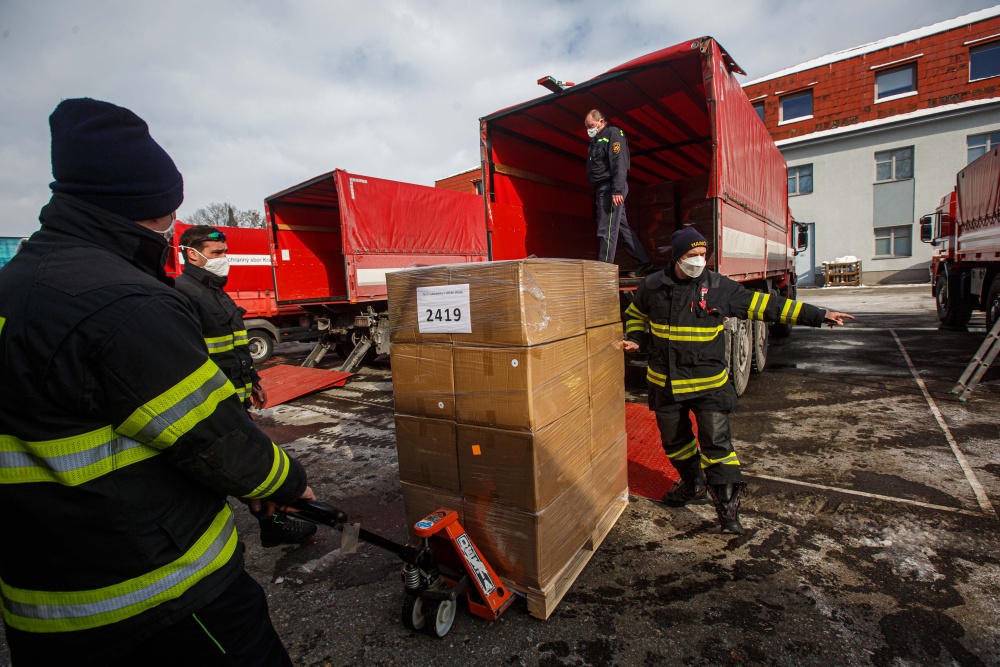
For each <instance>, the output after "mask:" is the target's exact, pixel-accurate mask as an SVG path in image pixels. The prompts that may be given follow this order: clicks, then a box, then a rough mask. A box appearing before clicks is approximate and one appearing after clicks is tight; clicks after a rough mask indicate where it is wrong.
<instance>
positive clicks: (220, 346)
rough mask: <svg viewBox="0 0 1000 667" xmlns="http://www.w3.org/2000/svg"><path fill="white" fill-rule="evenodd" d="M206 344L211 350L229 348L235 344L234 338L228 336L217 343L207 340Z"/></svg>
mask: <svg viewBox="0 0 1000 667" xmlns="http://www.w3.org/2000/svg"><path fill="white" fill-rule="evenodd" d="M205 345H206V346H208V351H209V352H218V351H220V350H223V349H229V348H231V347H232V346H233V339H232V338H227V339H226V340H223V341H219V342H217V343H209V342H208V341H205Z"/></svg>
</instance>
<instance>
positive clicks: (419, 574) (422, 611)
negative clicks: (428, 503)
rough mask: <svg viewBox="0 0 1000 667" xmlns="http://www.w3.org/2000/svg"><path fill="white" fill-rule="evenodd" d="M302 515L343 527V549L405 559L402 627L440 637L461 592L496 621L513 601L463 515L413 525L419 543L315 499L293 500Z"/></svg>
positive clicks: (447, 512)
mask: <svg viewBox="0 0 1000 667" xmlns="http://www.w3.org/2000/svg"><path fill="white" fill-rule="evenodd" d="M292 507H294V508H295V509H296V510H298V511H297V512H296V514H295V516H296V517H297V518H302V519H307V520H309V521H312V522H313V523H318V524H322V525H324V526H329V527H331V528H335V529H337V530H340V531H341V532H342V534H343V538H342V541H341V553H348V552H351V551H352V549H353V547H354V546H356V544H357V540H358V539H360V540H363V541H365V542H368V543H369V544H373V545H375V546H377V547H380V548H382V549H385V550H387V551H391V552H393V553H394V554H396V555H397V556H399V558H400V559H401V560H402V561H403V568H402V577H403V588H404V593H405V597H404V599H403V610H402V614H401V616H402V620H403V625H405V626H406V627H408V628H409V629H411V630H423V631H424V632H426V633H427V634H429V635H431V636H432V637H436V638H438V639H440V638H442V637H444V636H445V635H447V634H448V632H449V631H450V630H451V626H452V624H453V623H454V622H455V612H456V611H457V609H458V598H459V596H465V598H466V600H467V602H468V605H469V611H470V612H472V613H473V614H475V615H476V616H479V617H480V618H485V619H486V620H488V621H494V620H496V619H497V618H499V617H500V614H502V613H503V612H504V611H505V610H506V609H507V607H509V606H510V604H511V603H512V602H513V601H514V594H513V592H512V591H510V590H509V589H508V588H507V587H506V586H505V585H504V584H503V583H502V582H501V581H500V577H498V576H497V575H496V572H494V571H493V568H492V567H490V565H489V563H487V562H486V560H485V559H484V558H483V555H482V554H481V553H480V552H479V549H477V548H476V545H475V544H474V543H473V542H472V538H470V537H469V535H468V533H467V532H466V531H465V529H463V528H462V524H460V523H459V522H458V513H457V512H455V511H454V510H451V509H446V508H442V509H439V510H437V511H436V512H432V513H431V514H428V515H427V516H425V517H424V518H422V519H421V520H420V521H417V523H416V524H414V527H413V531H414V534H415V535H416V536H417V537H418V538H420V545H419V546H416V547H414V546H410V545H407V544H399V543H397V542H393V541H392V540H389V539H386V538H384V537H382V536H381V535H376V534H375V533H372V532H370V531H367V530H364V529H363V528H360V526H359V525H358V524H350V523H349V522H348V520H347V515H346V514H344V513H343V512H341V511H340V510H338V509H337V508H335V507H331V506H330V505H327V504H326V503H321V502H318V501H315V500H297V501H296V502H294V503H293V504H292Z"/></svg>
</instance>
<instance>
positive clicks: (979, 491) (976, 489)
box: [889, 329, 997, 518]
mask: <svg viewBox="0 0 1000 667" xmlns="http://www.w3.org/2000/svg"><path fill="white" fill-rule="evenodd" d="M889 332H890V333H891V334H892V337H893V338H895V339H896V345H898V346H899V351H900V352H902V353H903V358H904V359H906V365H907V366H909V367H910V373H912V374H913V379H915V380H916V381H917V386H919V387H920V391H922V392H923V393H924V398H925V399H927V405H929V406H930V408H931V413H932V414H933V415H934V419H936V420H937V423H938V426H940V427H941V430H942V431H944V437H945V439H947V440H948V445H949V446H950V447H951V451H952V452H953V453H954V454H955V458H956V459H958V465H960V466H961V467H962V472H964V473H965V478H966V479H967V480H969V485H970V486H972V491H973V493H975V494H976V500H978V501H979V506H980V507H982V508H983V511H984V512H985V513H987V514H991V515H992V516H993V517H994V518H997V512H996V510H995V509H994V508H993V504H992V503H991V502H990V499H989V496H987V495H986V491H985V490H984V489H983V485H982V484H980V483H979V479H978V478H977V477H976V473H975V471H973V470H972V466H970V465H969V462H968V461H966V459H965V454H963V453H962V450H961V449H959V448H958V443H957V442H956V441H955V437H954V436H953V435H952V434H951V429H949V428H948V423H947V422H945V420H944V415H942V414H941V411H940V410H938V406H937V403H935V402H934V399H933V398H932V397H931V394H930V392H929V391H927V385H925V384H924V380H923V378H921V377H920V374H919V373H918V372H917V367H916V366H914V365H913V361H912V360H911V359H910V355H909V354H908V353H907V352H906V348H905V347H903V341H901V340H899V336H897V335H896V332H895V331H894V330H892V329H890V330H889Z"/></svg>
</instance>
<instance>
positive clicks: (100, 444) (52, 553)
mask: <svg viewBox="0 0 1000 667" xmlns="http://www.w3.org/2000/svg"><path fill="white" fill-rule="evenodd" d="M49 122H50V126H51V128H52V174H53V176H54V178H55V180H54V181H53V182H52V184H51V188H52V191H53V194H52V199H51V201H50V202H49V203H48V204H46V205H45V207H44V208H43V209H42V211H41V215H40V221H41V224H42V227H41V229H40V230H39V231H37V232H35V233H34V234H33V235H32V236H31V238H30V239H28V241H27V242H25V244H24V245H23V247H22V249H21V250H20V251H19V252H18V253H17V255H15V256H14V258H13V259H12V260H11V261H10V262H9V263H8V264H7V265H6V266H5V267H4V269H3V271H0V377H2V378H4V381H3V382H0V442H2V443H3V449H4V452H3V457H2V459H3V460H2V461H0V505H2V506H3V507H4V508H5V509H6V510H7V511H10V512H16V513H17V516H18V518H19V519H20V520H19V521H17V522H14V523H12V524H11V525H9V526H8V527H7V532H6V534H5V535H4V547H3V549H0V588H2V590H3V605H2V607H3V620H4V630H5V632H6V635H7V646H8V647H9V649H10V654H11V660H12V662H13V663H14V664H17V665H20V664H25V665H36V664H37V665H41V664H46V665H57V664H66V665H102V666H104V665H142V664H152V663H156V664H189V665H205V664H222V663H225V664H234V665H258V664H259V665H291V662H290V661H289V659H288V654H287V653H286V651H285V649H284V646H282V643H281V640H280V638H279V637H278V635H277V633H276V632H275V631H274V628H273V626H272V625H271V620H270V616H269V614H268V610H267V600H266V598H265V596H264V592H263V590H262V589H261V587H260V586H259V585H258V584H257V583H256V582H255V581H254V580H253V579H251V578H250V576H249V575H248V574H247V573H246V571H245V570H244V568H243V549H242V547H241V545H240V543H239V537H238V535H237V534H236V525H235V522H234V520H233V513H232V510H231V509H230V507H229V503H228V502H227V499H226V498H227V496H234V497H238V498H249V499H252V500H254V501H261V502H264V501H269V502H274V503H276V504H278V505H281V506H282V507H285V506H287V505H288V504H289V503H292V502H293V501H295V500H296V499H298V498H300V497H301V498H314V497H315V496H314V495H313V493H312V491H311V490H310V489H309V487H308V486H307V485H306V474H305V471H304V470H303V469H302V466H301V465H300V464H299V463H298V462H296V461H295V460H294V459H292V458H291V457H289V456H288V455H287V454H286V453H285V452H284V451H282V450H281V449H280V448H279V447H277V446H276V445H274V443H272V442H271V439H270V438H269V437H267V435H265V434H264V433H263V432H261V431H260V430H258V429H257V428H256V427H255V426H254V425H253V422H252V421H251V420H250V419H249V417H247V413H246V410H244V409H243V405H242V403H241V402H240V400H239V397H238V396H237V394H236V390H235V388H234V387H233V385H232V383H231V382H230V381H229V379H228V378H227V377H226V375H225V374H224V373H223V372H222V371H221V370H219V367H218V366H217V365H216V364H214V363H213V362H212V361H211V360H210V359H209V356H208V350H207V349H206V347H205V340H204V338H203V337H202V333H201V327H200V326H199V322H198V320H197V319H196V318H195V316H194V314H193V313H192V312H191V310H190V306H189V304H188V302H187V299H186V298H185V297H184V295H182V294H181V293H180V292H178V291H176V290H175V289H173V287H172V281H171V280H170V278H168V277H167V275H166V273H165V271H164V268H163V261H162V260H163V257H164V256H165V253H166V250H167V247H168V246H167V242H166V240H165V239H164V238H163V233H164V232H165V231H166V230H167V229H168V228H169V227H170V225H171V224H172V221H173V219H174V216H175V212H176V210H177V207H178V206H179V205H180V203H181V200H182V198H183V188H184V184H183V179H182V178H181V175H180V172H178V170H177V167H176V166H175V165H174V162H173V160H171V159H170V156H169V155H167V153H166V152H165V151H164V150H163V149H162V148H161V147H160V145H159V144H157V143H156V141H154V140H153V138H152V137H151V136H150V135H149V129H148V128H147V127H146V123H145V122H143V120H142V119H141V118H139V117H138V116H136V115H135V114H134V113H132V112H131V111H129V110H128V109H123V108H122V107H118V106H115V105H113V104H109V103H107V102H99V101H97V100H91V99H77V100H66V101H64V102H62V103H61V104H60V105H59V106H58V107H57V108H56V110H55V111H54V112H53V113H52V115H51V117H50V119H49ZM39 526H42V527H44V529H43V530H40V529H39Z"/></svg>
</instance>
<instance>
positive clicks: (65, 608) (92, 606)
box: [3, 514, 236, 620]
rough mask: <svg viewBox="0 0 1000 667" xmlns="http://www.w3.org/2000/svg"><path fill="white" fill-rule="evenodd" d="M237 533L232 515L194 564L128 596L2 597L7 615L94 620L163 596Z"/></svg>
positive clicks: (47, 618) (214, 556)
mask: <svg viewBox="0 0 1000 667" xmlns="http://www.w3.org/2000/svg"><path fill="white" fill-rule="evenodd" d="M235 530H236V523H235V521H234V520H233V516H232V514H230V515H229V518H228V519H227V520H226V524H225V526H224V527H223V528H222V531H221V532H220V533H219V534H218V535H217V536H216V538H215V539H214V540H213V541H212V544H211V545H209V547H208V549H207V550H206V551H205V553H203V554H202V555H201V556H200V557H199V558H198V559H197V560H195V561H194V562H191V563H188V564H187V565H184V566H182V567H180V568H178V569H177V570H176V571H175V572H172V573H171V574H169V575H167V576H165V577H164V578H163V579H160V580H158V581H155V582H153V583H151V584H149V585H147V586H144V587H142V588H140V589H138V590H136V591H132V592H131V593H126V594H124V595H119V596H117V597H113V598H109V599H107V600H101V601H100V602H90V603H82V604H72V605H32V604H25V603H23V602H14V601H12V600H10V599H8V598H7V596H4V600H3V604H4V607H5V608H6V609H7V611H9V612H11V613H13V614H16V615H18V616H23V617H25V618H39V619H46V620H52V619H58V618H86V617H88V616H96V615H97V614H103V613H105V612H109V611H116V610H118V609H124V608H125V607H128V606H131V605H134V604H139V603H142V602H145V601H146V600H149V599H152V598H154V597H156V596H157V595H159V594H161V593H164V592H166V591H168V590H170V589H171V588H173V587H174V586H177V585H178V584H180V583H182V582H183V581H185V580H186V579H189V578H190V577H193V576H195V575H196V574H198V573H199V572H200V571H201V570H203V569H205V568H206V567H208V565H209V564H210V563H211V562H212V561H213V560H215V558H216V556H218V555H219V554H220V553H222V550H223V549H224V548H225V546H226V543H227V542H229V538H230V537H231V536H232V534H233V531H235Z"/></svg>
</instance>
